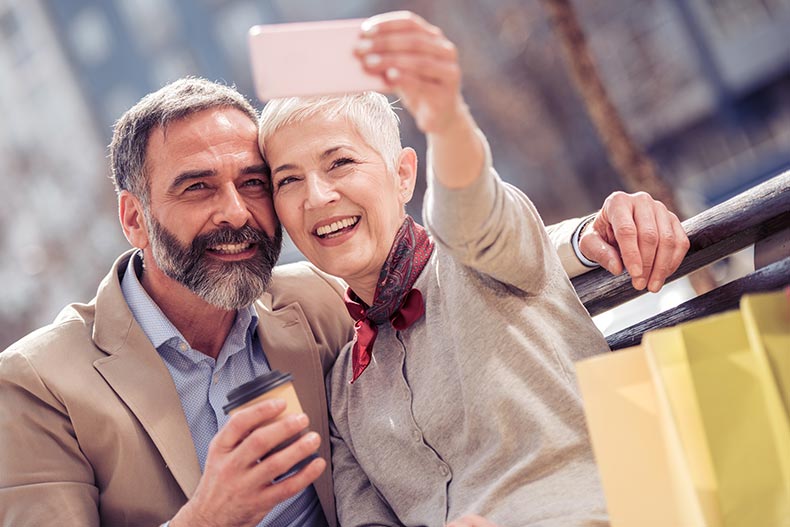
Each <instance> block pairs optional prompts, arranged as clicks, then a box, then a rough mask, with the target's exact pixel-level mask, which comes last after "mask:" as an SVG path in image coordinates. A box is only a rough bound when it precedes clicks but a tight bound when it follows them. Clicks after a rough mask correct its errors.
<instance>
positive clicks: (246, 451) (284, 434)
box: [236, 414, 318, 478]
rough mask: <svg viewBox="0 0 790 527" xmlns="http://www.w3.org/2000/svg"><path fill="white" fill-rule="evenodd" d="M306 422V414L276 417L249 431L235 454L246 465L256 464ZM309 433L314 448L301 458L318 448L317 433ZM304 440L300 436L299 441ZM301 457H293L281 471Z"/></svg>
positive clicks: (307, 421)
mask: <svg viewBox="0 0 790 527" xmlns="http://www.w3.org/2000/svg"><path fill="white" fill-rule="evenodd" d="M308 423H309V420H308V419H307V416H306V415H304V414H299V415H289V416H287V417H284V418H282V419H278V420H277V421H275V422H273V423H271V424H268V425H265V426H262V427H260V428H256V429H255V430H253V431H252V432H250V434H249V435H248V436H247V437H245V438H244V440H243V441H242V442H241V444H240V445H239V446H238V447H237V448H236V456H238V459H239V460H240V461H241V463H243V464H245V465H246V466H253V465H256V464H258V460H259V459H261V458H263V457H264V456H267V454H269V453H270V452H271V451H272V450H273V449H274V448H275V447H277V446H278V445H280V444H282V443H283V442H284V441H288V440H289V439H291V438H293V437H295V436H297V435H298V434H299V433H300V432H301V431H302V430H304V429H305V428H307V425H308ZM311 434H312V436H311V437H313V436H314V442H315V443H316V445H315V448H313V449H312V450H308V451H307V452H306V453H305V455H304V456H302V458H304V457H305V456H306V455H307V454H310V453H311V452H315V450H316V448H318V434H315V432H312V433H311ZM311 434H307V436H310V435H311ZM304 440H305V437H302V438H300V440H299V441H304ZM286 450H287V449H286ZM291 452H293V451H291ZM278 453H279V452H278ZM272 457H274V455H272ZM302 458H298V459H295V460H294V461H293V463H291V465H289V466H287V467H284V470H283V472H284V471H285V470H287V469H289V468H290V467H291V466H293V465H295V464H296V463H297V462H298V461H300V460H301V459H302ZM267 459H268V458H267ZM278 459H279V458H278ZM280 474H282V472H280ZM278 475H279V474H275V475H274V476H272V478H274V477H277V476H278Z"/></svg>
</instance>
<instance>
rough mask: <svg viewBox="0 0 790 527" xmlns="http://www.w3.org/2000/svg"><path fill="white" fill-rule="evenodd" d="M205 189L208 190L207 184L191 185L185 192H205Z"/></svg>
mask: <svg viewBox="0 0 790 527" xmlns="http://www.w3.org/2000/svg"><path fill="white" fill-rule="evenodd" d="M204 188H206V184H205V183H192V184H191V185H189V186H188V187H187V188H185V189H184V190H185V191H187V192H189V191H192V190H203V189H204Z"/></svg>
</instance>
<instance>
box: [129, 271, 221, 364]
mask: <svg viewBox="0 0 790 527" xmlns="http://www.w3.org/2000/svg"><path fill="white" fill-rule="evenodd" d="M140 283H141V284H142V286H143V289H145V291H146V292H147V293H148V295H149V296H150V297H151V299H152V300H153V301H154V302H155V303H156V305H157V306H159V309H161V310H162V313H164V315H165V316H166V317H167V319H168V320H170V322H171V323H172V324H173V325H174V326H175V327H176V329H178V331H180V332H181V334H182V335H183V336H184V338H185V339H186V340H187V342H188V343H189V345H190V346H191V347H192V348H193V349H195V350H197V351H199V352H201V353H203V354H204V355H207V356H209V357H211V358H212V359H215V360H216V358H217V356H218V355H219V352H220V350H221V349H222V346H223V345H224V344H225V340H226V339H227V338H228V334H230V330H231V328H232V327H233V323H234V321H235V319H236V311H226V310H224V309H220V308H218V307H216V306H213V305H211V304H209V303H207V302H206V301H205V300H203V299H202V298H200V297H199V296H197V295H196V294H195V293H193V292H192V291H190V290H189V289H187V288H186V287H184V286H183V285H181V284H180V283H178V282H176V281H175V280H173V279H172V278H170V277H168V276H166V275H165V274H164V273H162V271H160V270H159V269H158V268H156V267H155V266H149V267H146V269H145V271H144V272H143V276H142V279H141V280H140Z"/></svg>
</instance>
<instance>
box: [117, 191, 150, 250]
mask: <svg viewBox="0 0 790 527" xmlns="http://www.w3.org/2000/svg"><path fill="white" fill-rule="evenodd" d="M118 216H119V218H120V220H121V227H122V228H123V235H124V236H126V239H127V240H128V241H129V243H130V244H131V245H132V247H137V248H138V249H145V248H146V247H148V243H149V240H148V229H147V228H146V225H145V214H144V213H143V204H142V203H141V202H140V200H139V199H138V198H137V196H135V195H134V194H132V193H131V192H129V191H128V190H122V191H121V194H120V195H119V196H118Z"/></svg>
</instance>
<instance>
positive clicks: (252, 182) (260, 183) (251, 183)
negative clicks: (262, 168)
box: [244, 178, 268, 188]
mask: <svg viewBox="0 0 790 527" xmlns="http://www.w3.org/2000/svg"><path fill="white" fill-rule="evenodd" d="M244 186H245V187H264V188H266V187H267V186H268V185H267V183H266V181H264V180H262V179H257V178H256V179H248V180H247V181H245V182H244Z"/></svg>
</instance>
